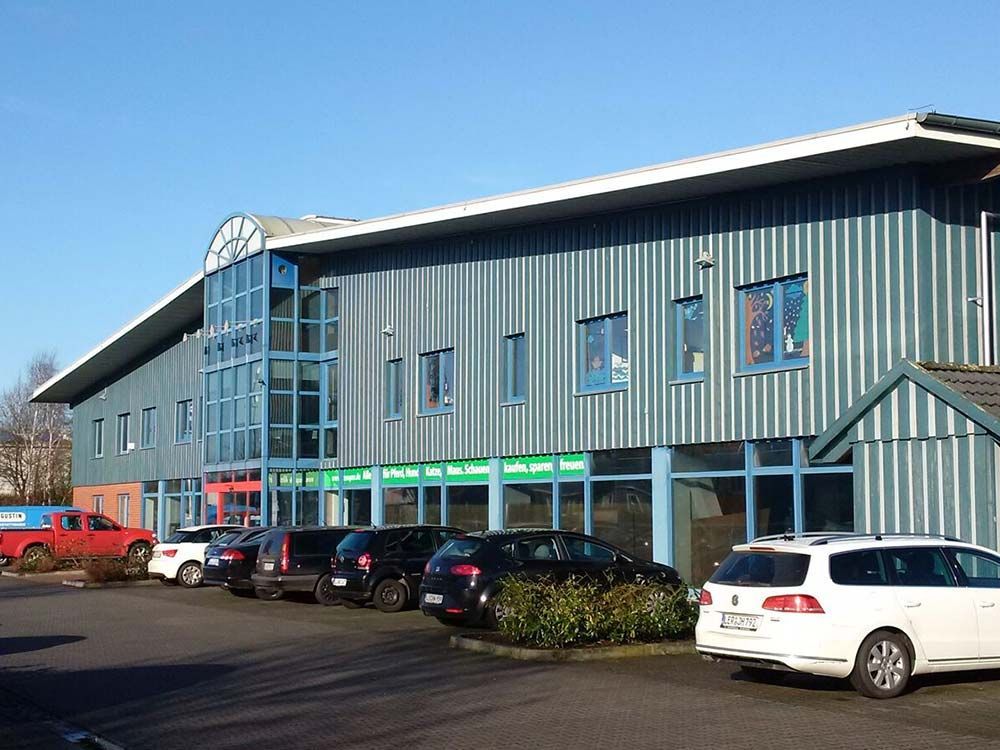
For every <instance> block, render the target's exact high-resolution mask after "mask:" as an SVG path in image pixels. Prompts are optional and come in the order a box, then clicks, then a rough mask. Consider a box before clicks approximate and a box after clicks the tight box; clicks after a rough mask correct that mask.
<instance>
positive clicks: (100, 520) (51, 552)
mask: <svg viewBox="0 0 1000 750" xmlns="http://www.w3.org/2000/svg"><path fill="white" fill-rule="evenodd" d="M49 518H50V519H51V520H50V521H49V523H47V524H46V520H47V519H49ZM42 524H43V527H42V528H40V529H5V530H3V531H0V557H5V558H16V559H20V560H22V561H23V562H25V563H28V564H32V563H34V564H37V563H38V562H39V561H40V560H42V559H43V558H46V557H51V558H53V559H56V560H59V559H64V558H79V557H127V558H128V560H129V562H130V563H140V562H147V561H148V560H149V558H150V556H151V554H152V551H153V544H155V543H156V540H155V538H154V537H153V532H151V531H149V530H148V529H129V528H125V527H122V526H121V525H120V524H117V523H115V522H114V521H112V520H111V519H110V518H108V517H107V516H105V515H102V514H100V513H85V512H81V511H69V512H63V513H52V514H51V515H46V516H43V519H42Z"/></svg>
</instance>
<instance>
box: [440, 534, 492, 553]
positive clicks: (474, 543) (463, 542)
mask: <svg viewBox="0 0 1000 750" xmlns="http://www.w3.org/2000/svg"><path fill="white" fill-rule="evenodd" d="M482 546H483V543H482V542H481V541H479V540H478V539H469V538H468V537H464V538H463V537H455V538H454V539H449V540H448V541H447V542H446V543H445V545H444V546H443V547H442V548H441V549H440V550H439V551H438V557H474V556H475V554H476V553H477V552H479V550H480V549H482Z"/></svg>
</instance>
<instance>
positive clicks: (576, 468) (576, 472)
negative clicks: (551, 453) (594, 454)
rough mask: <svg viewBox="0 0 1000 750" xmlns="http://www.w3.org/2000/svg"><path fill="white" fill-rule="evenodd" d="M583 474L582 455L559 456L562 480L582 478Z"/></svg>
mask: <svg viewBox="0 0 1000 750" xmlns="http://www.w3.org/2000/svg"><path fill="white" fill-rule="evenodd" d="M583 474H584V472H583V454H582V453H567V454H566V455H565V456H559V478H560V479H566V478H567V477H582V476H583Z"/></svg>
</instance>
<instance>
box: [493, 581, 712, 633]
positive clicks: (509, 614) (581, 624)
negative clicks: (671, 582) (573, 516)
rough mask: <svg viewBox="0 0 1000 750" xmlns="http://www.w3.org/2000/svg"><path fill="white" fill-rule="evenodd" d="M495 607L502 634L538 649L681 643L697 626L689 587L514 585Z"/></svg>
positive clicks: (562, 583)
mask: <svg viewBox="0 0 1000 750" xmlns="http://www.w3.org/2000/svg"><path fill="white" fill-rule="evenodd" d="M496 606H497V612H498V615H499V617H498V621H499V629H500V632H501V633H502V634H503V635H505V636H506V637H507V638H509V639H510V640H511V641H512V642H514V643H516V644H519V645H524V646H534V647H537V648H566V647H568V646H582V645H587V644H597V643H608V644H625V643H649V642H654V641H662V640H678V639H682V638H688V637H691V635H692V634H693V633H694V626H695V623H696V622H697V621H698V606H697V604H696V603H694V602H692V601H691V600H690V598H689V596H688V591H687V588H686V587H683V586H681V587H672V586H665V585H662V584H657V583H610V582H604V581H595V580H592V579H587V578H577V577H572V578H570V579H568V580H564V581H554V580H551V579H548V578H542V579H527V578H517V577H515V578H512V579H509V580H507V581H505V582H504V587H503V589H502V590H501V591H500V593H499V595H498V596H497V605H496Z"/></svg>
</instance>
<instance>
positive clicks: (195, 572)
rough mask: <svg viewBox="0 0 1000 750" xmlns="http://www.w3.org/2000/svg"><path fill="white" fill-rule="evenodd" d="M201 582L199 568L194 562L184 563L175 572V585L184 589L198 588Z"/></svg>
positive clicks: (202, 578) (202, 577)
mask: <svg viewBox="0 0 1000 750" xmlns="http://www.w3.org/2000/svg"><path fill="white" fill-rule="evenodd" d="M203 580H204V575H203V574H202V571H201V566H200V565H199V564H198V563H196V562H186V563H184V564H183V565H181V567H180V570H178V571H177V583H179V584H180V585H181V586H183V587H184V588H186V589H196V588H198V587H199V586H201V582H202V581H203Z"/></svg>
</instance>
